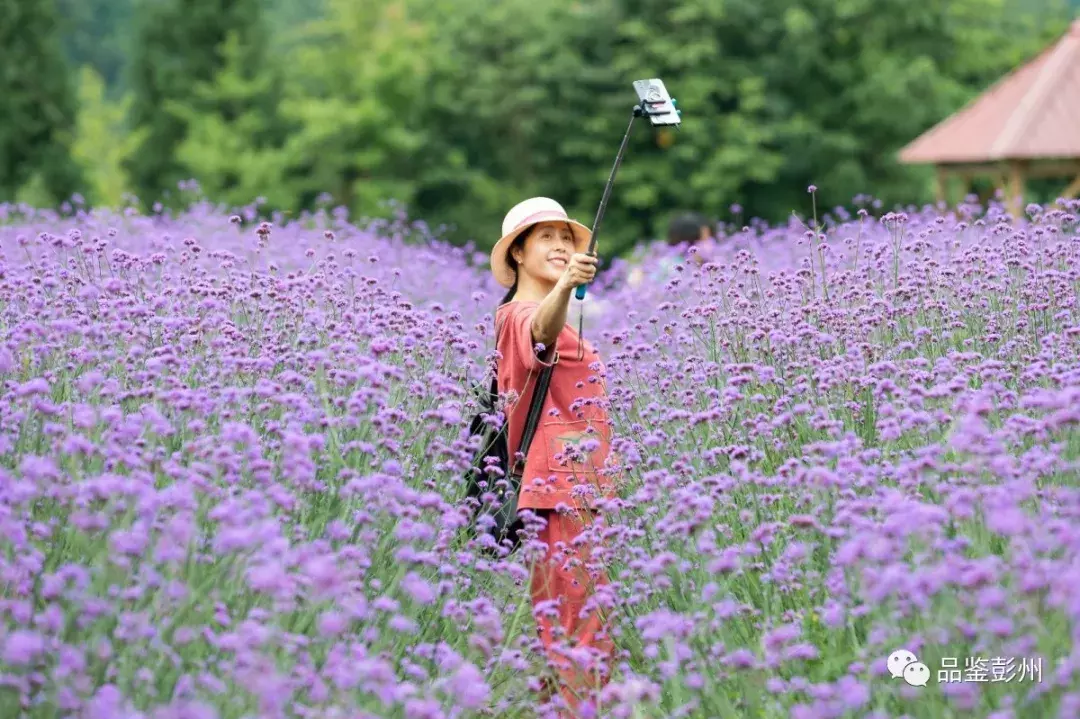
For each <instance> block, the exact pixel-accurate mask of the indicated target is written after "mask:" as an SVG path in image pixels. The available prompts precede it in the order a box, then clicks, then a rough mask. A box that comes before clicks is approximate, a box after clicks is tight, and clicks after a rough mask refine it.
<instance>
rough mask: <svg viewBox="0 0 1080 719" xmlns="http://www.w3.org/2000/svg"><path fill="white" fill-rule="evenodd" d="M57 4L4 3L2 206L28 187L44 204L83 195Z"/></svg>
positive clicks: (0, 26) (0, 27) (48, 0)
mask: <svg viewBox="0 0 1080 719" xmlns="http://www.w3.org/2000/svg"><path fill="white" fill-rule="evenodd" d="M57 19H58V18H57V13H56V5H55V2H54V1H53V0H0V201H3V200H4V199H9V200H10V199H13V198H14V197H15V196H16V194H17V193H18V192H19V190H20V188H22V186H23V185H24V184H28V183H29V184H32V185H33V186H34V191H33V196H34V197H35V199H38V200H39V201H40V202H43V203H50V204H51V203H59V202H61V201H64V200H67V199H68V198H69V197H71V195H73V194H74V193H75V192H76V191H78V190H79V185H80V183H81V177H80V174H79V171H78V167H77V165H76V164H75V162H74V161H73V160H72V158H71V153H70V146H71V139H72V137H71V135H72V130H73V129H74V124H75V114H76V107H75V97H74V95H73V94H72V93H71V88H70V82H71V81H70V78H69V68H68V66H67V64H66V63H65V61H64V55H63V51H62V49H61V46H60V37H59V33H58V32H57Z"/></svg>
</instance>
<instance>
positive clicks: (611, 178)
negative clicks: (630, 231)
mask: <svg viewBox="0 0 1080 719" xmlns="http://www.w3.org/2000/svg"><path fill="white" fill-rule="evenodd" d="M644 115H645V111H644V110H642V109H641V105H634V113H633V114H632V115H631V116H630V124H629V125H627V126H626V134H624V135H623V139H622V144H621V145H619V152H618V154H617V155H615V164H614V165H613V166H612V168H611V174H610V175H608V180H607V184H606V185H604V194H603V195H602V196H601V198H600V207H599V208H597V210H596V219H594V220H593V226H592V239H591V240H589V254H590V255H592V256H593V257H596V237H597V235H598V234H599V233H600V223H601V222H602V221H603V219H604V210H606V209H607V203H608V200H609V199H610V198H611V188H612V186H613V185H614V184H615V173H616V172H618V171H619V165H621V164H622V159H623V155H625V154H626V145H627V144H628V143H629V142H630V130H631V128H633V127H634V120H635V119H637V118H639V117H643V116H644ZM574 296H575V297H577V298H578V299H579V300H583V299H585V285H578V288H577V291H576V292H575V293H574Z"/></svg>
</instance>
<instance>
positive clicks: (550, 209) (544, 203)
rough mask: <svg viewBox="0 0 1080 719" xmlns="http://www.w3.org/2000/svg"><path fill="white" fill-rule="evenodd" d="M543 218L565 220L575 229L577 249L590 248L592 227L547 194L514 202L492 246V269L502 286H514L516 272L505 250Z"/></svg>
mask: <svg viewBox="0 0 1080 719" xmlns="http://www.w3.org/2000/svg"><path fill="white" fill-rule="evenodd" d="M540 222H566V223H568V224H569V225H570V230H571V231H572V232H573V233H574V245H575V247H574V249H575V251H576V252H587V251H588V249H589V240H590V239H591V238H592V230H590V229H589V228H588V227H586V226H585V225H583V224H581V223H580V222H578V221H577V220H571V219H570V218H569V217H568V216H567V214H566V210H565V209H563V206H562V205H560V204H559V203H558V202H556V201H555V200H552V199H551V198H548V197H531V198H529V199H528V200H525V201H523V202H519V203H518V204H516V205H514V206H513V207H512V208H511V209H510V211H509V212H507V213H506V217H504V218H503V223H502V237H501V238H499V241H498V242H496V243H495V247H493V248H492V250H491V272H492V274H494V275H495V280H496V281H497V282H498V283H499V284H500V285H502V286H503V287H512V286H513V285H514V279H515V278H516V272H515V270H514V268H513V267H511V266H510V263H509V262H508V261H507V259H506V252H507V250H508V249H509V247H510V243H511V242H513V241H514V238H515V237H517V236H518V235H519V234H521V233H522V232H523V231H525V229H526V228H528V227H530V226H532V225H535V224H538V223H540Z"/></svg>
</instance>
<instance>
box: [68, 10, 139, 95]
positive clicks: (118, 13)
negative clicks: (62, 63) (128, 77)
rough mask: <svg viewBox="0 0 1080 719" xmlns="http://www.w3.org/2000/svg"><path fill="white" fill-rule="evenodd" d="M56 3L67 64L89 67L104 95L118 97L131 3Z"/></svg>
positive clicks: (124, 58) (128, 32)
mask: <svg viewBox="0 0 1080 719" xmlns="http://www.w3.org/2000/svg"><path fill="white" fill-rule="evenodd" d="M56 4H57V8H58V9H59V19H60V32H61V34H62V36H63V45H64V51H65V54H66V55H67V58H68V62H69V63H70V64H71V66H72V67H83V66H84V65H88V66H90V67H91V68H93V69H94V71H95V72H97V74H98V75H100V76H101V77H102V79H103V80H104V83H105V90H106V96H107V97H108V98H109V99H116V98H118V97H120V96H121V95H122V94H123V91H124V87H123V82H122V81H123V71H124V63H125V60H126V59H127V56H128V54H129V53H130V51H131V48H130V37H131V32H130V31H131V21H132V16H133V14H134V6H135V0H56Z"/></svg>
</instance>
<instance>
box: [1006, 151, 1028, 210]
mask: <svg viewBox="0 0 1080 719" xmlns="http://www.w3.org/2000/svg"><path fill="white" fill-rule="evenodd" d="M1006 192H1007V193H1008V196H1007V197H1006V207H1008V208H1009V212H1011V213H1012V214H1013V215H1014V216H1015V217H1019V216H1020V203H1021V202H1023V196H1024V165H1023V163H1021V162H1019V161H1017V160H1013V161H1012V162H1010V163H1009V182H1008V190H1007V191H1006Z"/></svg>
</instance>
